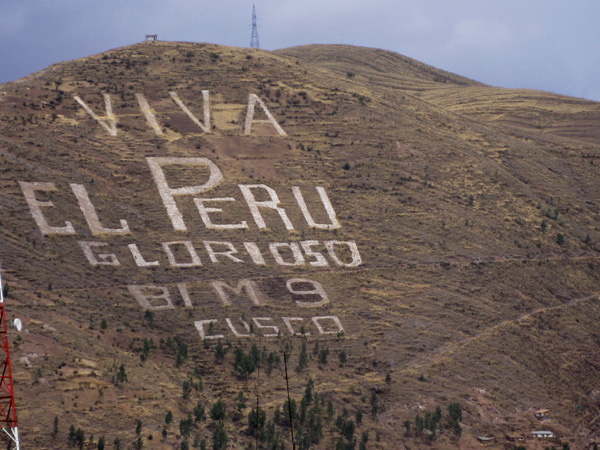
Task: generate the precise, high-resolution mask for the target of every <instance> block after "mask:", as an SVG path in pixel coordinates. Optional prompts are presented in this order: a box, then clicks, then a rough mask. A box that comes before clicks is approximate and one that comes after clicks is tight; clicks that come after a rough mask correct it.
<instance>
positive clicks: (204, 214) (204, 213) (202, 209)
mask: <svg viewBox="0 0 600 450" xmlns="http://www.w3.org/2000/svg"><path fill="white" fill-rule="evenodd" d="M234 201H235V198H233V197H225V198H194V203H196V208H198V212H199V213H200V217H201V218H202V222H204V225H206V228H212V229H230V230H231V229H236V228H248V223H246V221H245V220H243V221H241V222H240V223H228V224H217V223H213V222H212V220H211V219H210V216H209V215H208V213H211V212H223V210H222V209H221V208H210V207H207V206H205V205H204V203H205V202H234Z"/></svg>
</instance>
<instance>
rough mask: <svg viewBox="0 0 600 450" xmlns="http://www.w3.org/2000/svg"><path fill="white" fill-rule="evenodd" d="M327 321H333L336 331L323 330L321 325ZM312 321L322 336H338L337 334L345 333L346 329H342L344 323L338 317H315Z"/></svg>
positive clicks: (330, 329)
mask: <svg viewBox="0 0 600 450" xmlns="http://www.w3.org/2000/svg"><path fill="white" fill-rule="evenodd" d="M325 320H329V321H332V322H333V324H334V325H335V329H332V328H327V329H325V328H323V326H322V325H321V322H322V321H325ZM312 321H313V323H314V324H315V325H316V326H317V330H319V333H321V334H337V333H343V332H344V327H342V322H340V319H339V318H338V317H337V316H320V317H313V318H312Z"/></svg>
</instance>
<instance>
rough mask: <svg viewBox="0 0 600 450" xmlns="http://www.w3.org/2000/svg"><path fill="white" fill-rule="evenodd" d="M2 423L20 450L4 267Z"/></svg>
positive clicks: (0, 308)
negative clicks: (7, 324) (9, 342)
mask: <svg viewBox="0 0 600 450" xmlns="http://www.w3.org/2000/svg"><path fill="white" fill-rule="evenodd" d="M0 423H1V424H3V425H4V424H6V427H4V428H3V430H4V432H5V433H6V434H7V435H8V437H10V438H11V439H12V441H13V442H14V443H15V447H14V448H15V449H16V450H20V449H21V446H20V444H19V430H18V428H17V412H16V410H15V394H14V391H13V381H12V372H11V369H10V353H9V352H8V333H7V329H6V314H5V312H4V288H3V286H2V267H0Z"/></svg>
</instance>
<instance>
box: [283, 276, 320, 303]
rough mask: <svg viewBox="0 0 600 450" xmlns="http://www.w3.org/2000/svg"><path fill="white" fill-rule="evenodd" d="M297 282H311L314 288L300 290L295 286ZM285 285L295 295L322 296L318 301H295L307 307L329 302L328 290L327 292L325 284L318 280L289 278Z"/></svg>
mask: <svg viewBox="0 0 600 450" xmlns="http://www.w3.org/2000/svg"><path fill="white" fill-rule="evenodd" d="M295 284H310V285H311V286H312V287H313V289H305V290H299V289H296V288H294V285H295ZM285 286H286V287H287V290H288V291H290V292H291V293H292V294H295V295H318V296H319V297H320V300H319V301H316V302H301V301H299V300H296V301H295V302H296V304H297V305H298V306H302V307H305V308H314V307H317V306H323V305H326V304H328V303H329V297H328V296H327V292H325V289H324V288H323V285H322V284H321V283H319V282H318V281H314V280H309V279H308V278H291V279H289V280H287V282H286V283H285Z"/></svg>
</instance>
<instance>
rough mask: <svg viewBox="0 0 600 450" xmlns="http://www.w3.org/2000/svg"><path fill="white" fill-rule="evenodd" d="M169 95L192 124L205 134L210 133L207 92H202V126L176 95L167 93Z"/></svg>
mask: <svg viewBox="0 0 600 450" xmlns="http://www.w3.org/2000/svg"><path fill="white" fill-rule="evenodd" d="M169 95H170V96H171V98H172V99H173V101H174V102H175V103H176V104H177V106H179V107H180V108H181V110H182V111H183V112H184V113H185V114H186V115H187V116H188V117H189V118H190V119H191V121H192V122H194V123H195V124H196V125H198V126H199V127H200V128H201V129H202V131H204V132H205V133H210V105H209V93H208V91H202V102H203V107H204V124H203V123H202V122H200V121H199V120H198V119H197V118H196V116H194V115H193V114H192V112H191V111H190V110H189V109H188V107H187V106H185V104H184V103H183V102H182V101H181V99H180V98H179V96H178V95H177V93H175V92H169Z"/></svg>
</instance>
